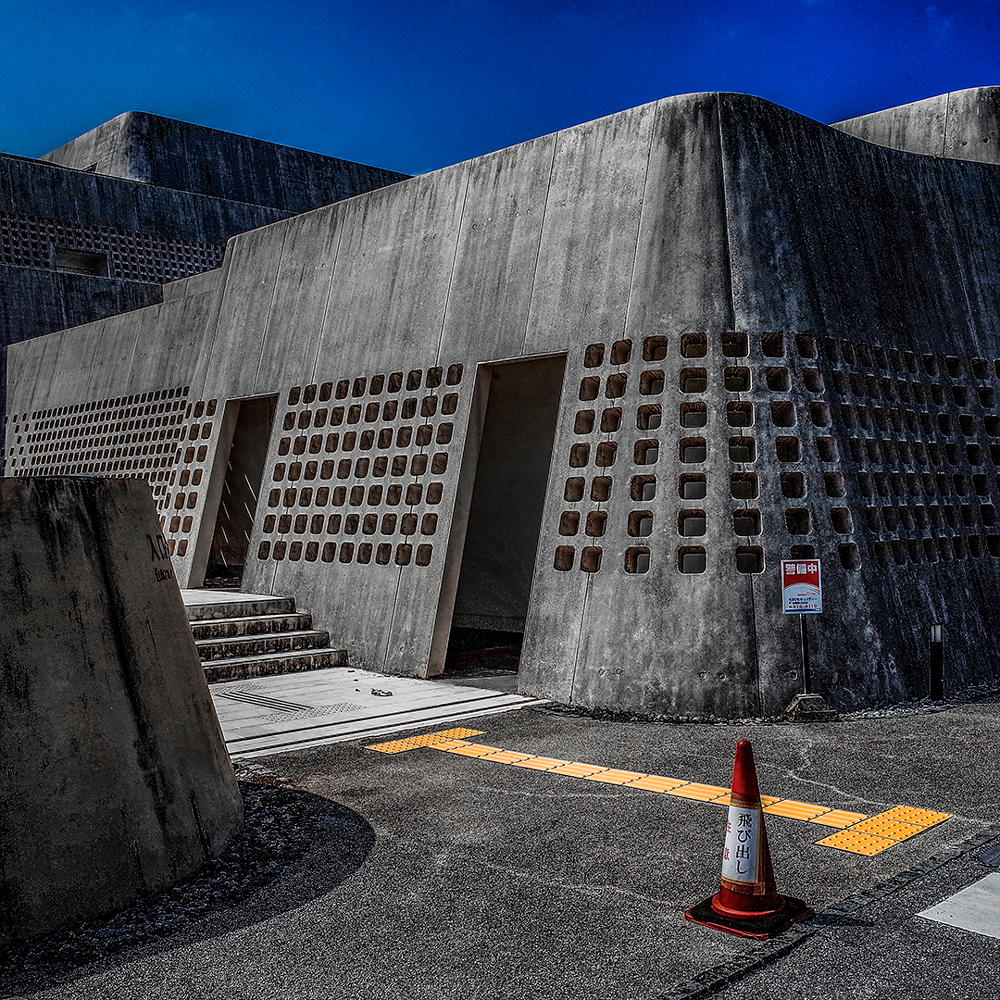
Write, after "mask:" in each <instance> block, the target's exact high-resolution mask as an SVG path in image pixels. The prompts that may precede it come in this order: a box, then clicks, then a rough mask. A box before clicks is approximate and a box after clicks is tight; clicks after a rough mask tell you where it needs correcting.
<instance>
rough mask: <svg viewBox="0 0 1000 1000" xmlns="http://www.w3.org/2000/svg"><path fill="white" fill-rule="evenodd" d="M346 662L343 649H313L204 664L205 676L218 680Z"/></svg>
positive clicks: (339, 664)
mask: <svg viewBox="0 0 1000 1000" xmlns="http://www.w3.org/2000/svg"><path fill="white" fill-rule="evenodd" d="M346 666H347V650H346V649H312V650H307V651H301V652H282V653H264V654H261V655H258V656H237V657H232V658H230V659H225V660H209V661H208V662H207V663H206V664H205V677H206V678H207V679H208V682H209V684H212V683H217V682H219V681H239V680H244V679H245V678H247V677H267V676H270V675H272V674H293V673H298V672H300V671H303V670H321V669H322V668H324V667H346Z"/></svg>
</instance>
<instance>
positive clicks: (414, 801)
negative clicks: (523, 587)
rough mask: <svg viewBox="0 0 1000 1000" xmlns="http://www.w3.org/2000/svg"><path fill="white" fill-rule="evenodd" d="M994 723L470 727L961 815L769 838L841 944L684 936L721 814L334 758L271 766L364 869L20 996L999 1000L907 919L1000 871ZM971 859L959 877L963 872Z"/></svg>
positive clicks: (723, 779)
mask: <svg viewBox="0 0 1000 1000" xmlns="http://www.w3.org/2000/svg"><path fill="white" fill-rule="evenodd" d="M998 722H1000V705H998V704H976V705H967V706H964V707H960V708H955V709H951V710H948V711H944V712H940V713H937V714H931V715H915V716H911V717H906V718H890V719H870V720H861V721H852V722H841V723H830V724H821V725H814V726H801V725H800V726H795V725H782V726H778V725H774V726H761V727H741V726H731V725H718V726H668V725H641V724H621V723H609V722H599V721H595V720H591V719H585V718H578V717H569V716H565V715H556V714H546V713H544V712H532V711H520V712H516V713H511V714H510V715H502V716H494V717H491V718H489V719H484V720H482V723H481V725H478V726H475V725H474V724H473V727H474V728H478V729H483V730H485V732H484V735H483V736H481V737H477V739H478V740H480V741H481V742H484V743H489V744H490V745H492V746H499V747H505V748H510V749H516V750H524V751H531V752H534V753H539V754H546V755H550V756H557V757H562V758H569V759H574V760H581V761H588V762H593V763H597V764H603V765H609V766H621V767H625V768H630V769H635V770H640V771H647V772H650V773H657V774H668V775H672V776H677V777H685V778H691V779H694V780H699V781H703V782H710V783H715V784H722V785H726V784H727V783H728V781H729V778H730V775H731V769H732V757H733V749H734V746H735V743H736V741H737V740H738V739H739V738H741V737H748V738H749V739H750V740H751V741H752V742H753V746H754V752H755V757H756V760H757V764H758V770H759V777H760V783H761V787H762V789H764V790H765V791H766V792H768V793H772V794H776V795H784V796H787V797H792V798H797V799H801V800H804V801H809V802H816V803H819V804H829V805H834V806H837V807H841V808H847V809H854V810H856V811H858V812H863V813H867V814H874V813H876V812H879V811H881V810H884V809H886V808H888V807H891V806H894V805H897V804H906V805H913V806H920V807H926V808H931V809H937V810H943V811H945V812H951V813H954V817H953V818H952V819H950V820H948V821H947V822H946V823H944V824H942V825H940V826H938V827H935V828H933V829H931V830H930V831H928V832H926V833H924V834H921V835H919V836H917V837H915V838H913V839H912V840H909V841H906V842H903V843H901V844H899V845H898V846H896V847H894V848H892V849H890V850H889V851H886V852H885V853H883V854H881V855H878V856H875V857H872V858H866V857H862V856H860V855H854V854H847V853H843V852H839V851H834V850H831V849H829V848H826V847H820V846H817V845H816V844H815V841H816V840H818V839H820V837H821V836H823V835H825V833H827V832H829V831H828V829H827V828H823V827H818V826H817V825H815V824H810V823H803V822H797V821H793V820H789V819H783V818H780V817H777V816H769V817H768V820H767V822H768V834H769V839H770V841H771V847H772V854H773V856H774V860H775V868H776V876H777V880H778V887H779V889H780V890H781V891H784V892H787V893H789V894H794V895H799V896H801V897H803V898H804V899H806V900H807V902H809V904H810V905H812V906H813V907H814V908H815V909H816V910H818V911H822V910H824V909H825V908H828V907H830V906H831V905H832V904H836V903H837V901H839V900H845V899H847V900H849V902H847V903H846V904H843V905H842V906H841V907H840V911H841V912H840V913H839V914H838V915H837V917H836V919H835V920H833V911H828V913H827V914H825V915H822V914H821V918H820V920H818V921H816V922H815V923H813V924H806V925H801V926H800V928H798V929H797V930H795V931H793V932H790V936H788V937H783V938H779V939H777V941H776V942H774V943H770V944H762V943H758V942H752V941H747V940H744V939H739V938H735V937H730V936H728V935H723V934H719V933H717V932H714V931H711V930H709V929H707V928H703V927H699V926H696V925H693V924H690V923H687V922H685V921H684V919H683V917H682V910H683V908H684V907H686V906H689V905H691V904H692V903H694V902H697V901H699V900H700V899H702V898H704V897H705V896H706V895H707V894H708V893H709V892H711V891H713V890H714V888H715V887H716V886H717V884H718V877H719V871H718V856H719V852H720V849H721V843H722V825H723V823H724V821H725V815H724V810H723V809H720V808H719V807H718V806H714V805H711V804H702V803H698V802H692V801H689V800H683V799H678V798H675V797H671V796H666V795H657V794H655V793H651V792H645V791H641V790H638V789H625V788H622V787H619V786H612V785H600V784H598V783H596V782H587V781H582V780H578V779H572V778H568V777H560V776H556V775H552V774H547V773H543V772H538V771H533V770H527V769H522V768H516V767H513V766H503V765H498V764H490V763H487V762H484V761H479V760H475V759H471V758H465V757H458V756H454V755H451V754H442V753H440V752H439V751H433V750H426V749H422V750H415V751H410V752H407V753H403V754H399V755H394V756H388V755H383V754H377V753H374V752H372V751H367V750H365V749H364V748H363V745H362V744H339V745H336V746H330V747H322V748H316V749H313V750H308V751H303V752H298V753H289V754H282V755H277V756H274V757H270V758H263V759H258V760H257V761H255V762H254V763H255V766H257V767H258V768H266V769H268V770H269V771H271V772H273V773H275V774H277V775H280V776H283V777H286V778H288V779H291V780H292V781H293V782H294V785H295V786H296V787H298V788H301V789H303V790H304V791H306V792H309V793H312V794H313V795H317V796H320V797H323V798H326V799H329V800H331V801H332V802H334V803H336V804H337V805H339V806H341V807H343V808H344V809H346V810H349V811H350V813H351V815H354V816H357V817H359V818H360V820H363V822H364V823H366V824H368V825H369V826H370V827H371V829H372V830H373V831H374V838H375V839H374V844H373V845H372V847H371V851H370V853H369V854H368V855H367V858H366V859H365V860H364V862H363V863H362V864H361V865H360V867H358V869H357V870H356V871H355V872H354V873H353V874H350V875H348V876H347V877H346V879H344V880H343V881H342V882H341V883H340V884H332V883H331V884H329V885H328V886H326V887H325V889H321V890H320V892H319V893H318V894H317V895H315V896H314V897H311V898H307V897H308V894H305V895H303V893H302V891H301V886H297V883H296V878H297V877H298V876H299V875H301V873H302V872H303V871H306V872H308V871H312V872H313V873H314V874H313V876H312V877H313V878H315V879H320V880H321V879H322V870H323V864H324V862H323V856H324V851H328V850H329V847H328V845H327V844H325V843H323V842H318V843H316V845H315V848H314V853H313V855H312V856H311V857H310V858H309V859H307V860H306V862H304V863H303V865H302V866H301V868H300V869H299V872H298V873H296V872H289V873H288V874H287V876H283V877H282V878H281V879H279V880H278V881H277V882H275V883H272V884H270V885H269V886H267V887H265V888H264V889H262V890H261V892H260V893H259V894H258V895H257V896H256V897H253V898H251V899H249V900H247V901H246V902H245V903H243V904H241V905H240V906H238V907H236V908H234V909H233V910H232V911H227V912H224V913H222V914H220V915H217V916H215V917H213V918H211V919H209V920H206V921H204V922H203V923H201V924H198V923H196V924H194V925H192V926H190V927H189V928H187V929H186V930H185V931H184V932H182V933H179V934H177V935H176V936H175V937H173V938H172V939H170V940H167V941H160V942H157V943H155V944H152V945H145V946H143V947H140V948H136V949H134V950H132V951H126V952H125V953H123V954H120V955H119V956H118V957H117V958H114V959H110V960H108V961H107V962H106V963H104V964H103V965H102V964H101V963H98V964H96V965H95V966H92V967H90V968H89V969H86V968H85V969H81V970H79V971H78V974H77V978H75V979H74V980H72V981H67V982H62V983H55V982H53V983H52V984H51V986H49V987H47V988H43V989H39V990H37V991H36V992H35V993H32V994H29V995H32V996H37V997H44V998H51V1000H55V998H60V1000H63V998H65V1000H69V998H74V1000H76V998H78V997H81V996H86V997H88V998H90V997H94V998H105V997H107V998H116V1000H132V998H136V1000H137V998H139V997H145V996H149V995H155V996H157V997H163V998H171V997H184V998H186V1000H187V998H205V1000H209V998H211V1000H219V998H227V1000H228V998H269V1000H270V998H275V1000H278V998H281V1000H326V998H331V997H337V998H355V997H357V998H371V997H379V998H383V997H384V998H395V997H404V996H405V997H407V998H427V1000H431V998H440V997H452V996H454V997H457V996H474V997H477V998H492V997H498V998H501V997H502V998H504V1000H508V998H520V997H525V998H529V997H530V998H533V1000H534V998H550V997H551V998H556V997H559V998H563V997H566V996H586V997H597V998H611V997H621V996H628V997H644V998H645V997H648V998H664V997H692V996H698V995H718V996H723V997H727V998H732V1000H736V998H743V997H750V996H754V997H759V996H767V997H775V998H783V997H786V996H787V997H806V998H812V997H817V998H819V997H829V996H832V995H837V996H838V997H846V998H862V997H864V998H867V997H875V996H885V995H892V996H893V997H894V998H902V1000H907V998H914V1000H917V998H921V1000H923V998H926V997H937V996H949V997H952V996H954V997H960V998H965V997H970V998H971V997H987V996H995V995H996V994H995V981H996V974H997V970H998V962H1000V942H997V941H996V940H994V939H986V938H980V937H978V936H974V935H970V934H968V932H963V931H959V930H958V929H956V928H950V927H946V926H943V925H941V926H936V925H933V924H932V923H931V922H929V921H924V920H917V919H916V918H915V917H914V916H913V915H914V914H915V913H917V912H918V911H920V910H922V909H924V908H926V907H927V906H929V905H932V904H933V903H936V902H939V901H940V900H941V899H943V898H945V897H947V896H948V895H950V894H952V893H954V892H956V891H958V890H959V889H961V888H964V887H965V886H966V885H968V884H971V883H972V882H974V881H975V880H976V879H977V878H980V877H981V876H982V875H984V874H986V873H987V871H989V870H990V869H987V868H986V867H984V866H983V865H982V864H981V863H980V862H979V861H978V850H976V849H971V848H968V838H970V837H974V836H977V835H978V836H980V839H987V838H984V836H983V831H984V830H988V828H989V826H990V824H991V823H993V822H995V820H996V817H997V813H998V805H1000V792H998V789H997V785H996V781H995V769H996V751H995V734H996V730H997V724H998ZM366 742H367V741H366ZM997 833H1000V831H997V830H994V831H993V834H994V835H996V834H997ZM963 841H966V842H967V849H966V850H965V852H964V853H962V851H958V852H951V853H949V848H951V847H952V846H953V845H955V844H956V843H960V842H963ZM929 858H936V860H935V861H934V862H932V863H931V864H928V863H927V861H928V859H929ZM921 866H922V868H921ZM906 872H909V873H910V874H909V875H906V876H905V877H901V878H896V877H897V876H899V875H900V873H906ZM914 872H916V874H914ZM889 879H895V881H894V882H892V883H890V884H889V885H888V886H886V885H885V884H884V883H886V881H887V880H889ZM880 884H882V885H883V888H882V889H881V890H877V889H876V891H874V892H873V891H872V890H873V889H875V887H877V886H879V885H880ZM283 900H284V907H283V906H282V901H283ZM303 900H305V901H303ZM824 921H827V922H824ZM786 947H789V948H790V950H788V951H787V953H784V954H783V953H782V952H784V951H785V949H786ZM762 962H766V964H765V965H763V966H762V967H761V968H760V969H758V970H756V971H754V966H756V965H758V964H760V963H762ZM729 976H732V977H735V978H734V982H733V983H732V984H730V985H729V986H723V985H722V983H723V981H724V979H725V978H726V977H729ZM706 989H709V990H712V989H715V993H711V992H709V993H706V992H705V990H706ZM719 989H721V990H722V992H719ZM991 990H993V992H990V991H991Z"/></svg>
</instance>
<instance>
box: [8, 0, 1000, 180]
mask: <svg viewBox="0 0 1000 1000" xmlns="http://www.w3.org/2000/svg"><path fill="white" fill-rule="evenodd" d="M0 40H2V43H3V44H2V48H0V93H2V94H3V103H2V105H0V150H3V151H4V152H9V153H17V154H20V155H23V156H39V155H41V154H42V153H45V152H48V151H49V150H50V149H52V148H54V147H56V146H59V145H61V144H62V143H64V142H66V141H68V140H69V139H72V138H74V137H75V136H77V135H80V134H82V133H83V132H86V131H88V130H89V129H91V128H93V127H94V126H95V125H98V124H100V123H101V122H103V121H107V120H108V119H109V118H113V117H115V116H116V115H118V114H120V113H121V112H123V111H129V110H143V111H150V112H154V113H156V114H160V115H165V116H167V117H171V118H181V119H184V120H186V121H191V122H197V123H198V124H202V125H208V126H211V127H213V128H219V129H225V130H226V131H230V132H239V133H242V134H244V135H251V136H256V137H258V138H261V139H268V140H271V141H273V142H281V143H285V144H287V145H290V146H300V147H302V148H305V149H310V150H314V151H316V152H321V153H328V154H332V155H335V156H343V157H346V158H348V159H354V160H360V161H362V162H366V163H373V164H376V165H378V166H383V167H389V168H392V169H396V170H402V171H404V172H406V173H421V172H424V171H427V170H432V169H435V168H437V167H442V166H447V165H448V164H451V163H457V162H458V161H460V160H464V159H468V158H469V157H472V156H478V155H480V154H482V153H487V152H490V151H492V150H494V149H500V148H502V147H504V146H509V145H511V144H513V143H516V142H521V141H523V140H526V139H530V138H533V137H535V136H538V135H544V134H546V133H548V132H552V131H555V130H556V129H559V128H564V127H566V126H569V125H575V124H578V123H579V122H583V121H588V120H590V119H592V118H599V117H601V116H602V115H606V114H610V113H612V112H615V111H620V110H622V109H624V108H629V107H634V106H635V105H638V104H643V103H645V102H647V101H652V100H656V99H657V98H660V97H668V96H672V95H674V94H684V93H691V92H694V91H704V90H735V91H743V92H747V93H752V94H757V95H759V96H761V97H765V98H767V99H769V100H772V101H775V102H776V103H778V104H782V105H784V106H785V107H789V108H792V109H794V110H795V111H798V112H800V113H802V114H805V115H808V116H810V117H811V118H816V119H818V120H820V121H827V122H829V121H837V120H840V119H842V118H848V117H852V116H854V115H858V114H864V113H865V112H868V111H875V110H879V109H881V108H886V107H891V106H893V105H896V104H903V103H906V102H908V101H913V100H919V99H921V98H924V97H930V96H932V95H934V94H939V93H944V92H945V91H949V90H961V89H963V88H966V87H974V86H983V85H991V84H1000V3H998V2H997V0H965V2H949V0H937V2H934V3H903V2H879V0H872V2H858V0H759V2H756V3H755V2H749V0H724V2H715V3H713V2H711V0H661V2H654V0H617V2H616V0H605V2H600V0H575V2H574V0H441V2H431V0H326V2H321V0H162V2H154V0H133V2H131V3H119V2H114V0H108V2H103V3H102V2H100V0H92V2H89V3H84V2H80V0H33V2H29V0H0Z"/></svg>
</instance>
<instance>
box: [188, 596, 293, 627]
mask: <svg viewBox="0 0 1000 1000" xmlns="http://www.w3.org/2000/svg"><path fill="white" fill-rule="evenodd" d="M294 610H295V598H293V597H265V598H255V599H254V600H251V601H219V602H218V603H217V604H216V603H213V604H189V605H188V606H187V613H188V621H190V622H200V621H207V620H210V619H215V618H243V617H249V616H251V615H277V614H285V613H287V612H292V611H294Z"/></svg>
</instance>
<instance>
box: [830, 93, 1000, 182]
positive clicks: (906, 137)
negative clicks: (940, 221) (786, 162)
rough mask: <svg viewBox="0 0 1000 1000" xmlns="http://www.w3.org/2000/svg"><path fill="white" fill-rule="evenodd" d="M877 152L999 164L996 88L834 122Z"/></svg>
mask: <svg viewBox="0 0 1000 1000" xmlns="http://www.w3.org/2000/svg"><path fill="white" fill-rule="evenodd" d="M832 127H833V128H837V129H841V130H842V131H844V132H849V133H850V134H851V135H856V136H857V137H858V138H859V139H865V140H866V141H867V142H874V143H875V144H876V145H878V146H890V147H892V148H893V149H902V150H906V152H908V153H926V154H930V155H931V156H948V157H953V158H954V159H956V160H975V161H976V162H978V163H1000V87H973V88H971V89H970V90H956V91H952V93H950V94H941V95H940V96H938V97H931V98H929V99H928V100H926V101H915V102H914V103H913V104H904V105H902V106H901V107H898V108H889V109H888V110H886V111H876V112H875V113H874V114H870V115H862V116H861V117H860V118H850V119H847V120H846V121H842V122H835V123H834V124H833V126H832Z"/></svg>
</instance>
